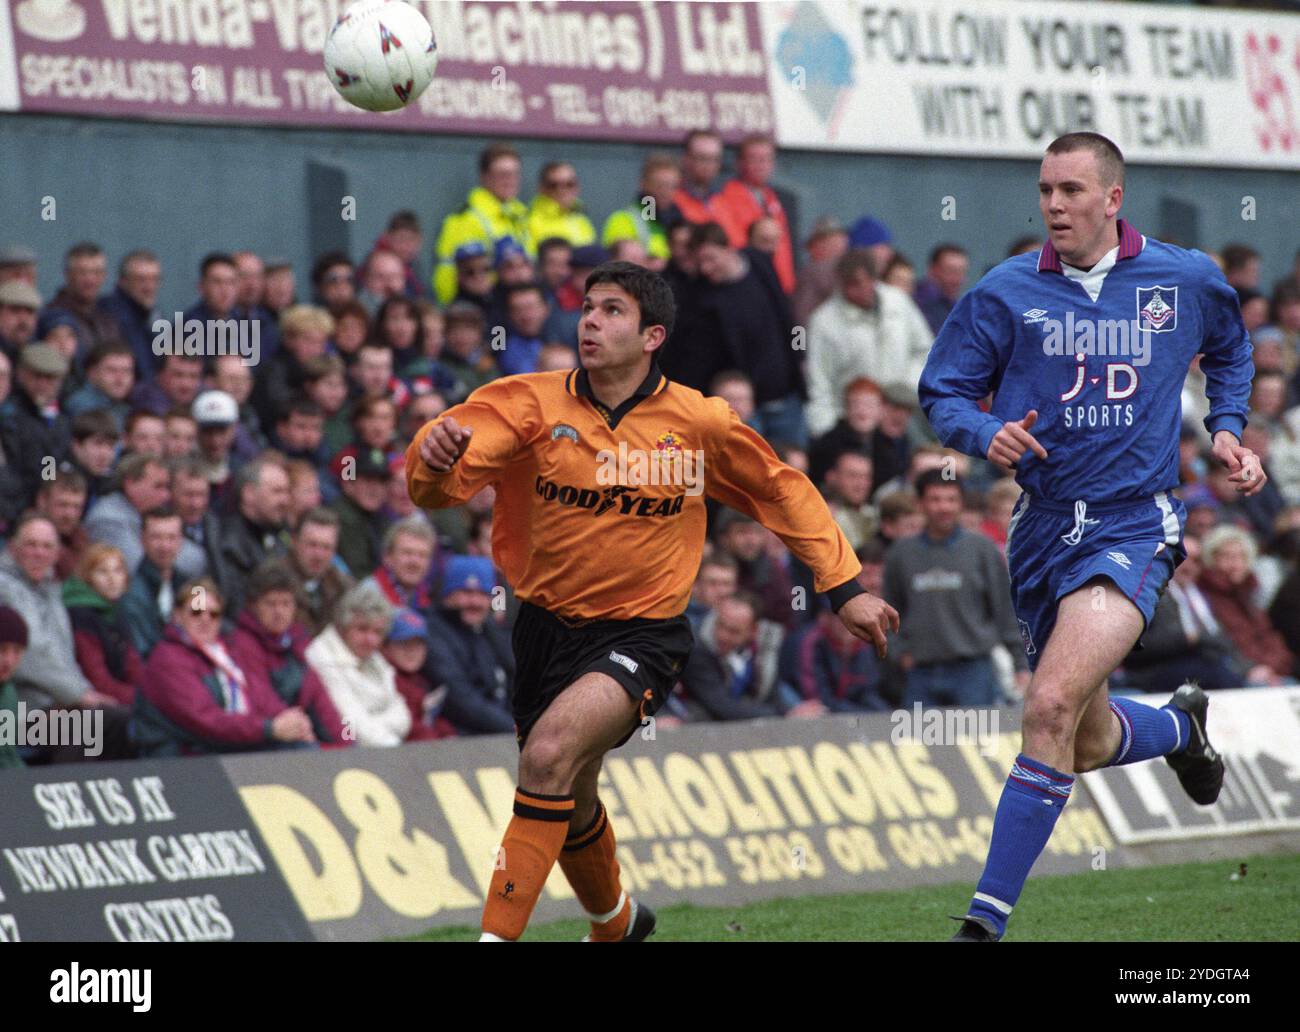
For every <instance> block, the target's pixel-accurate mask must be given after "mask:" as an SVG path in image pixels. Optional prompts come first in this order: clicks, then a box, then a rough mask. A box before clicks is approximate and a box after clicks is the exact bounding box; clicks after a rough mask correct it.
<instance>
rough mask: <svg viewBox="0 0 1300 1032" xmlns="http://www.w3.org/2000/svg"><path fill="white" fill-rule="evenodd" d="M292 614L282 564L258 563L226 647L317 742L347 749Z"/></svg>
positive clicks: (289, 582)
mask: <svg viewBox="0 0 1300 1032" xmlns="http://www.w3.org/2000/svg"><path fill="white" fill-rule="evenodd" d="M297 608H298V593H297V583H296V582H295V580H294V577H293V574H291V573H290V572H289V570H288V569H287V568H286V567H285V566H284V564H283V563H282V562H279V561H276V560H271V561H269V562H267V563H264V564H263V565H261V566H259V567H258V568H257V569H256V570H254V571H253V575H252V576H251V577H249V578H248V587H247V589H246V590H245V595H244V608H243V609H242V610H241V611H240V614H239V616H238V618H237V619H236V620H235V628H234V630H233V631H231V632H230V634H229V635H227V637H226V647H227V648H228V650H229V652H230V655H231V657H232V658H233V659H234V661H235V663H236V664H237V665H238V666H239V668H240V669H241V670H243V671H244V673H245V674H246V675H248V676H249V677H250V678H256V679H259V680H265V681H266V682H267V683H268V684H270V686H271V688H272V690H273V691H274V692H275V694H276V695H277V696H279V698H280V701H281V702H283V703H284V705H286V706H296V707H298V708H299V709H301V710H302V711H303V712H304V713H306V714H307V716H308V717H309V718H310V719H311V726H312V731H313V733H314V734H315V736H316V740H317V741H318V742H323V743H328V744H331V745H350V744H351V743H352V738H351V737H350V736H349V735H348V734H347V733H346V731H345V729H344V727H343V719H342V718H341V717H340V716H339V711H338V709H337V708H336V707H335V706H334V702H333V701H332V700H331V699H330V697H329V692H327V691H326V690H325V685H324V684H322V683H321V679H320V675H319V674H317V673H316V671H315V670H313V669H312V667H311V665H310V664H309V663H308V662H307V660H306V658H305V657H304V655H303V653H305V652H306V651H307V646H308V644H310V642H311V634H310V632H309V631H308V630H307V628H306V627H304V626H303V625H302V624H300V623H298V622H297V621H296V619H295V616H296V612H297Z"/></svg>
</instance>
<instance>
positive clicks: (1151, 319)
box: [1137, 287, 1178, 333]
mask: <svg viewBox="0 0 1300 1032" xmlns="http://www.w3.org/2000/svg"><path fill="white" fill-rule="evenodd" d="M1137 315H1138V325H1139V326H1140V327H1141V328H1142V329H1144V330H1149V331H1150V332H1151V333H1172V332H1173V331H1174V330H1176V329H1177V328H1178V288H1177V287H1138V288H1137Z"/></svg>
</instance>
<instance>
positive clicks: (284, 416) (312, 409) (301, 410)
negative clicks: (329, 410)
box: [275, 394, 325, 424]
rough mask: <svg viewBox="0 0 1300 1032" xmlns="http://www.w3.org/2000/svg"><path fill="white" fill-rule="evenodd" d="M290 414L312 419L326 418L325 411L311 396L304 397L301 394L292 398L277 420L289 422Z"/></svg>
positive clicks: (277, 421) (278, 421)
mask: <svg viewBox="0 0 1300 1032" xmlns="http://www.w3.org/2000/svg"><path fill="white" fill-rule="evenodd" d="M290 416H307V417H309V418H312V419H316V418H324V416H325V411H324V409H322V408H321V407H320V406H319V405H317V404H316V403H315V402H314V401H312V400H311V398H307V397H303V396H302V395H301V394H300V395H297V396H295V397H294V398H293V399H291V400H290V402H289V404H288V405H286V406H285V407H284V408H283V409H281V410H280V413H279V415H278V416H277V417H276V420H275V421H276V423H277V424H279V423H287V422H288V421H289V417H290Z"/></svg>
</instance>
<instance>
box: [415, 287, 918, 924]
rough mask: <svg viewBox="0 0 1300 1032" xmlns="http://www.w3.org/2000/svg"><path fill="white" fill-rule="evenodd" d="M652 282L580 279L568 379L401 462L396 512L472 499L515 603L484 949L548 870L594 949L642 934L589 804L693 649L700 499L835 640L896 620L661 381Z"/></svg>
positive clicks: (747, 451) (709, 417) (792, 484)
mask: <svg viewBox="0 0 1300 1032" xmlns="http://www.w3.org/2000/svg"><path fill="white" fill-rule="evenodd" d="M673 318H674V304H673V297H672V293H671V291H670V290H669V288H668V285H667V283H665V282H664V280H663V279H661V278H660V277H659V276H658V275H657V274H655V273H653V272H650V271H649V270H647V269H643V268H641V267H639V266H636V265H633V264H631V263H630V262H609V263H607V264H605V265H602V266H600V267H599V268H597V269H596V270H595V271H594V272H593V273H592V274H591V275H590V276H589V277H588V278H587V282H586V296H585V298H584V301H583V307H582V319H581V322H580V323H579V327H578V338H579V357H580V361H581V368H579V369H576V370H560V371H556V372H548V373H527V374H522V375H518V376H508V377H504V378H502V379H499V380H495V381H493V382H491V383H488V384H486V385H484V386H483V387H480V388H479V389H478V390H476V391H474V393H473V394H471V395H470V396H469V398H468V399H467V400H466V401H465V402H464V403H463V404H461V405H456V406H454V407H452V408H450V409H448V410H447V411H446V412H445V413H443V414H442V415H441V416H440V417H439V418H438V419H436V420H434V421H433V422H431V423H429V424H427V425H426V426H424V427H423V428H422V429H421V430H420V432H419V433H418V434H417V435H416V437H415V440H414V441H412V442H411V445H410V447H409V448H408V449H407V452H406V478H407V485H408V487H409V490H410V494H411V498H412V499H413V500H414V501H415V503H416V504H417V505H420V506H421V507H423V508H426V509H435V508H443V507H446V506H453V505H461V504H463V503H464V502H466V501H467V500H468V499H469V498H471V497H472V496H473V495H474V494H476V493H477V492H478V491H479V490H480V489H481V488H483V487H484V486H485V485H487V484H495V485H496V490H497V500H496V509H495V518H494V520H493V524H492V552H493V558H494V559H495V561H496V564H497V566H498V567H499V568H500V569H501V570H502V571H503V572H504V574H505V577H506V579H507V580H508V581H509V582H510V584H511V585H512V586H513V588H514V589H515V592H516V594H517V596H518V597H519V599H520V600H521V602H522V605H521V607H520V611H519V616H518V619H517V620H516V623H515V627H514V631H513V647H514V653H515V660H516V677H515V695H514V700H513V710H514V718H515V726H516V735H517V737H518V739H519V745H520V754H519V783H518V788H517V789H516V791H515V805H514V817H513V818H512V819H511V821H510V824H509V826H508V827H507V829H506V833H505V837H504V839H503V840H502V843H501V848H502V851H501V853H500V854H499V855H498V862H497V865H496V870H494V872H493V875H492V881H491V885H490V887H489V890H488V894H487V902H486V904H485V906H484V909H483V937H482V938H483V940H486V941H503V940H514V939H518V938H519V936H520V935H521V934H523V931H524V928H525V926H526V925H527V924H528V918H529V916H530V915H531V913H532V910H533V907H534V906H535V905H536V903H537V899H538V897H539V896H540V894H541V891H542V887H543V885H544V884H545V882H546V879H547V876H548V875H549V874H550V871H551V868H552V867H553V866H554V864H555V863H556V861H557V860H558V861H559V863H560V867H561V869H562V870H563V871H564V874H565V876H566V877H567V878H568V880H569V883H570V884H571V885H572V886H573V890H574V893H575V894H576V895H577V898H578V901H579V902H580V903H581V904H582V906H583V908H584V909H585V910H586V911H587V914H588V915H589V917H590V919H591V935H590V939H591V940H592V941H596V942H619V941H622V942H636V941H640V940H643V939H644V938H645V937H646V936H648V935H649V934H650V933H651V932H652V931H653V930H654V924H655V918H654V914H653V913H651V911H650V909H649V908H648V907H646V906H645V905H644V904H641V905H638V904H637V902H636V901H635V900H633V899H631V898H630V897H629V896H628V895H627V893H626V892H624V891H623V889H622V887H621V885H620V882H619V865H618V861H617V860H616V859H615V843H614V831H613V828H612V827H611V826H610V824H609V821H608V820H607V819H606V816H605V810H604V807H603V806H602V805H601V803H600V800H599V798H598V797H597V792H596V780H597V777H598V775H599V773H600V766H601V762H602V760H603V758H604V755H605V753H606V752H608V751H609V750H610V749H613V748H616V747H617V746H619V745H622V744H623V743H624V742H626V741H627V740H628V739H629V738H630V737H631V736H632V733H633V731H634V730H635V729H636V728H637V727H638V726H639V725H640V724H641V722H642V721H643V720H644V718H645V717H646V716H647V715H649V714H653V713H654V712H655V711H656V710H657V709H658V708H659V707H660V706H661V705H662V704H663V702H664V700H665V699H666V698H667V696H668V694H669V692H670V691H671V690H672V688H673V685H674V684H675V682H676V680H677V675H678V673H679V672H680V671H681V669H682V668H683V667H684V666H685V664H686V660H687V658H688V657H689V655H690V651H691V648H692V646H693V645H694V637H693V636H692V634H691V630H690V625H689V623H688V622H687V619H686V617H685V615H684V610H685V609H686V603H687V601H688V599H689V596H690V590H691V582H692V579H693V577H694V574H695V571H696V570H697V569H698V568H699V564H700V556H701V553H702V551H703V546H704V537H705V497H706V496H707V497H710V498H714V499H716V500H718V501H720V502H722V503H724V504H726V505H729V506H731V507H732V508H734V509H738V510H739V511H741V512H743V513H745V514H747V515H749V516H751V517H752V518H753V519H755V520H757V521H758V522H760V523H761V524H763V525H764V526H765V527H768V528H769V529H770V530H772V531H773V532H775V533H776V534H777V536H778V537H780V538H781V540H782V541H783V542H784V543H785V544H786V546H787V547H789V548H790V550H791V551H792V552H793V553H794V554H795V555H797V556H798V557H799V558H800V559H802V560H803V561H804V562H805V563H807V564H808V566H809V567H810V568H811V569H812V571H813V574H814V578H815V580H814V585H815V587H816V590H818V591H819V592H826V593H827V594H828V596H829V599H830V603H831V605H832V607H833V608H834V610H835V612H836V613H837V614H838V615H839V618H840V619H841V620H843V621H844V624H845V626H846V627H847V628H848V629H849V630H850V631H852V632H853V633H854V634H855V635H857V636H858V637H860V638H862V639H864V640H870V641H872V642H874V643H875V646H876V649H877V651H878V652H879V653H880V654H881V655H882V656H883V655H884V652H885V635H886V632H887V631H889V630H897V628H898V614H897V613H896V612H895V611H894V610H893V609H892V608H890V607H889V606H888V605H886V604H885V603H884V602H883V601H882V600H881V599H878V598H876V597H874V596H872V595H870V594H868V593H867V592H866V591H865V590H864V589H863V588H862V587H861V586H859V585H858V583H857V579H856V578H857V576H858V574H859V573H860V572H861V569H862V567H861V565H860V564H859V563H858V560H857V558H856V557H855V556H854V554H853V550H852V549H851V548H850V547H849V543H848V541H847V540H846V539H845V537H844V534H843V533H842V532H841V531H840V529H839V528H838V527H837V526H836V524H835V522H834V520H833V519H832V518H831V514H830V511H829V510H828V509H827V507H826V503H825V502H824V501H823V499H822V497H821V495H820V494H818V493H817V490H816V489H815V488H814V487H813V485H812V483H811V482H810V481H809V480H808V478H807V477H805V476H804V475H803V474H802V473H800V472H798V471H796V470H794V469H792V468H790V467H789V466H786V465H785V464H783V463H782V462H781V461H780V460H779V459H778V458H777V457H776V454H775V453H774V452H773V451H772V449H771V448H770V447H769V446H768V444H767V443H766V442H765V441H764V440H763V439H762V438H761V437H759V435H758V434H756V433H755V432H754V431H753V430H751V429H750V428H749V427H747V426H745V425H744V424H743V423H741V422H740V420H739V419H738V418H737V417H736V416H735V414H734V413H733V412H732V410H731V409H730V408H729V407H728V405H727V403H726V402H725V401H723V400H722V399H721V398H706V397H704V395H702V394H700V393H699V392H698V391H696V390H693V389H691V388H689V387H684V386H682V385H681V384H678V383H672V382H670V381H669V380H668V379H667V378H666V377H665V376H664V375H663V374H662V373H661V372H660V371H659V367H658V363H657V362H656V354H657V352H658V351H659V349H660V348H661V347H662V346H663V344H664V341H665V340H666V339H667V338H668V336H669V335H670V334H671V332H672V327H673Z"/></svg>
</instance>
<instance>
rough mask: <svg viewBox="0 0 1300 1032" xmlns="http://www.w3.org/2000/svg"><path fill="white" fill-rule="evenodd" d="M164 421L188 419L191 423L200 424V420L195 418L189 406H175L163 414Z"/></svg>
mask: <svg viewBox="0 0 1300 1032" xmlns="http://www.w3.org/2000/svg"><path fill="white" fill-rule="evenodd" d="M163 419H165V420H166V419H188V420H189V421H190V422H191V423H195V424H197V423H198V420H197V419H195V418H194V412H193V411H192V410H191V409H190V407H189V406H188V405H173V406H172V407H171V408H169V409H168V410H167V411H166V412H165V413H163Z"/></svg>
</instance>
